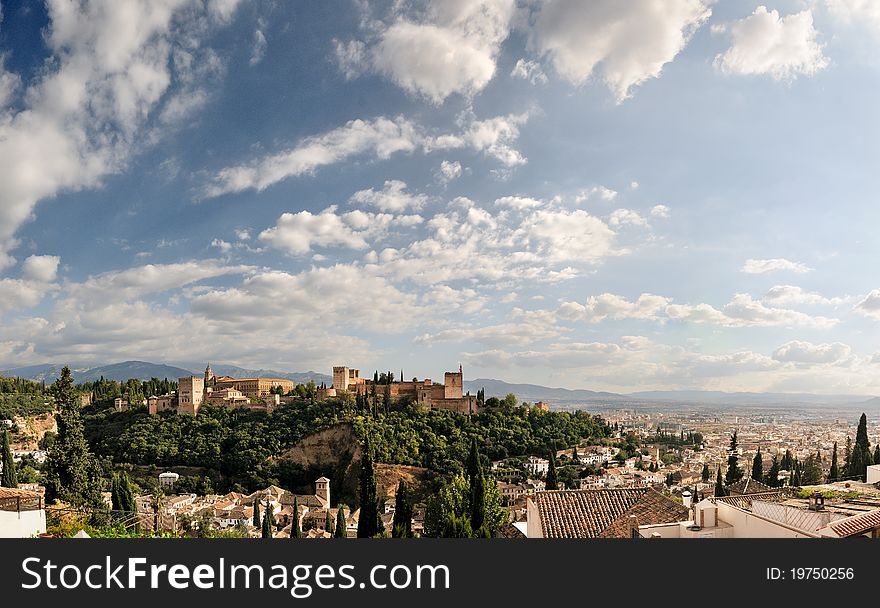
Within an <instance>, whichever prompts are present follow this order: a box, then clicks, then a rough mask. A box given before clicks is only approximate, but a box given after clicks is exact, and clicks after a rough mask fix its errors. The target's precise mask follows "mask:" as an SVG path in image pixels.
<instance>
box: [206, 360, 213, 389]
mask: <svg viewBox="0 0 880 608" xmlns="http://www.w3.org/2000/svg"><path fill="white" fill-rule="evenodd" d="M213 377H214V370H213V369H211V364H210V363H208V367H206V368H205V387H206V388H207V387H208V386H210V385H211V379H212V378H213Z"/></svg>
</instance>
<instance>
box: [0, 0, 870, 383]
mask: <svg viewBox="0 0 880 608" xmlns="http://www.w3.org/2000/svg"><path fill="white" fill-rule="evenodd" d="M878 49H880V7H875V6H872V5H871V4H870V3H864V2H859V1H856V0H822V1H818V2H806V1H799V0H797V1H796V0H790V1H789V0H786V1H777V2H763V3H762V2H750V3H736V2H730V1H725V0H720V1H717V2H710V1H708V0H675V1H672V2H664V3H659V2H654V1H652V0H638V1H635V2H632V3H629V4H627V5H622V4H620V3H616V2H613V1H611V0H600V1H596V2H591V3H589V4H585V3H575V2H567V1H556V2H549V1H548V2H541V1H537V0H535V1H528V2H514V1H513V0H492V1H489V0H486V1H483V2H445V3H442V4H441V3H422V2H394V3H373V2H361V1H355V0H346V1H340V2H332V3H327V4H322V5H320V6H296V7H291V6H287V5H284V4H281V3H279V4H275V3H265V4H261V3H251V2H246V1H238V0H208V1H206V2H196V1H190V0H164V1H161V2H151V3H147V4H129V3H125V2H118V3H117V2H114V3H107V4H102V3H99V2H95V3H83V4H81V5H79V4H69V3H66V2H62V1H60V0H51V1H50V2H47V4H46V6H42V5H40V4H34V3H28V4H23V3H16V2H9V1H7V0H0V183H2V184H3V186H0V366H2V368H3V369H7V368H13V367H20V366H25V365H31V364H42V363H46V362H52V363H59V364H63V363H66V362H76V363H94V364H106V363H112V362H114V361H123V360H131V359H134V360H144V361H157V362H181V361H202V360H206V361H207V360H210V361H228V362H230V363H235V364H237V365H241V366H245V367H250V368H265V369H278V370H283V371H291V372H292V371H306V370H318V371H322V372H323V371H325V370H328V369H330V368H331V366H332V365H335V364H338V363H339V362H340V361H343V362H345V364H346V365H351V366H353V367H356V368H361V369H369V370H372V369H374V368H376V367H378V368H379V369H380V370H381V369H384V368H385V367H390V369H391V370H393V371H394V372H395V373H396V372H397V371H398V369H399V368H400V363H401V362H403V363H405V365H404V368H405V370H407V375H410V374H409V371H408V370H410V369H412V370H413V374H414V375H418V376H419V377H422V375H424V372H423V371H419V370H425V371H430V370H435V371H434V372H433V373H435V374H436V373H439V372H440V371H442V370H446V369H454V368H457V366H458V365H459V364H462V365H463V366H464V368H465V369H466V370H467V371H468V375H469V376H470V377H471V378H477V377H490V378H499V379H503V380H506V381H509V382H528V383H534V384H540V385H544V386H560V387H565V388H581V389H592V390H608V391H614V392H628V391H638V390H654V389H707V390H724V391H758V392H761V391H772V392H813V393H852V394H880V374H878V372H880V347H877V345H876V343H875V341H874V340H872V338H873V336H875V335H876V332H877V329H878V326H877V324H878V322H880V284H878V282H877V279H876V276H874V274H873V273H872V269H873V268H874V267H876V265H877V263H878V262H880V251H878V249H877V247H876V245H874V244H873V243H874V242H876V239H875V238H874V237H873V234H872V233H871V232H872V231H871V228H872V227H873V226H876V225H878V220H880V211H878V208H877V206H876V204H873V203H875V200H874V199H875V197H874V192H875V188H876V184H875V180H874V179H873V178H872V177H871V176H872V173H873V171H872V169H873V167H872V163H871V160H872V159H873V158H876V157H877V152H878V149H877V145H878V144H877V142H878V141H880V137H878V136H880V125H878V123H877V121H876V120H871V119H872V118H873V113H872V112H873V111H875V110H874V108H876V107H877V105H878V102H880V95H878V92H880V86H878V85H880V70H878V68H880V63H878V60H877V59H876V57H877V53H876V51H877V50H878Z"/></svg>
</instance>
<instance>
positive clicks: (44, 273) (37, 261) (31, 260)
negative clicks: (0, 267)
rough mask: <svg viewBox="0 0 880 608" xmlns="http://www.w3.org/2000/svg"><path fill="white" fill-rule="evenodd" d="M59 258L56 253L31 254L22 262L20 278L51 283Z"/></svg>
mask: <svg viewBox="0 0 880 608" xmlns="http://www.w3.org/2000/svg"><path fill="white" fill-rule="evenodd" d="M60 262H61V258H60V257H58V256H56V255H32V256H30V257H28V258H27V259H26V260H25V261H24V262H23V263H22V278H24V279H25V280H26V281H36V282H39V283H51V282H53V281H54V280H55V278H56V277H57V275H58V264H59V263H60Z"/></svg>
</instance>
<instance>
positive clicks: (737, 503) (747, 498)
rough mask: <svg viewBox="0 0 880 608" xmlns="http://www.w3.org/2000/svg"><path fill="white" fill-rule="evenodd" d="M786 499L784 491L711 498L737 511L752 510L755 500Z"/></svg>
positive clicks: (778, 500)
mask: <svg viewBox="0 0 880 608" xmlns="http://www.w3.org/2000/svg"><path fill="white" fill-rule="evenodd" d="M785 499H786V495H785V492H784V491H783V490H778V489H777V490H771V491H769V492H753V493H751V494H738V495H736V496H711V497H710V500H713V501H716V502H723V503H725V504H728V505H730V506H732V507H736V508H737V509H743V510H744V511H751V510H752V501H753V500H762V501H765V502H782V501H784V500H785Z"/></svg>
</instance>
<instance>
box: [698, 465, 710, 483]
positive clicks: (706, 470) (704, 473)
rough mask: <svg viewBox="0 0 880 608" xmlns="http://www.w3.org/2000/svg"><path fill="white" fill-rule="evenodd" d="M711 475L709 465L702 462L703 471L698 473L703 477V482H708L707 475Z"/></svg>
mask: <svg viewBox="0 0 880 608" xmlns="http://www.w3.org/2000/svg"><path fill="white" fill-rule="evenodd" d="M711 475H712V474H711V473H710V472H709V465H708V464H705V463H704V464H703V473H702V475H700V477H702V479H703V483H709V477H710V476H711Z"/></svg>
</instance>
